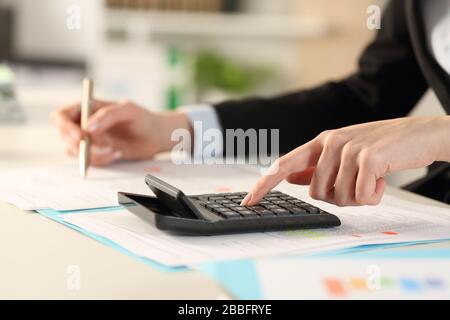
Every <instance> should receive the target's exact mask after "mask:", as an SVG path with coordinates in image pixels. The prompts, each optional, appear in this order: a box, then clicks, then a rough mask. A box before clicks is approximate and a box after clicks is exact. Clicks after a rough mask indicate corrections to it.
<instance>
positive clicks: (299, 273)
mask: <svg viewBox="0 0 450 320" xmlns="http://www.w3.org/2000/svg"><path fill="white" fill-rule="evenodd" d="M449 267H450V261H449V260H438V259H435V260H387V259H386V260H382V259H381V260H379V259H377V260H367V259H338V260H335V259H308V260H300V259H281V260H275V259H274V260H262V261H258V262H256V263H255V270H256V273H257V275H258V278H259V281H260V287H261V290H262V295H263V297H264V298H267V299H448V298H450V274H449V273H448V272H447V270H449V269H448V268H449ZM294 275H295V276H294ZM302 288H308V290H302Z"/></svg>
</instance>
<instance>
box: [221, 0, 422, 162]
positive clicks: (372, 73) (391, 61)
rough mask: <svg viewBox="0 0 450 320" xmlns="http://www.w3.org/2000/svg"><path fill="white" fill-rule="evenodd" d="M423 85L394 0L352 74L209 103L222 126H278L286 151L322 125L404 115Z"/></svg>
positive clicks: (401, 9) (399, 1) (400, 0)
mask: <svg viewBox="0 0 450 320" xmlns="http://www.w3.org/2000/svg"><path fill="white" fill-rule="evenodd" d="M427 88H428V85H427V83H426V80H425V79H424V77H423V75H422V72H421V70H420V68H419V65H418V63H417V61H416V57H415V56H414V52H413V48H412V44H411V39H410V35H409V33H408V27H407V20H406V14H405V1H404V0H395V1H391V2H390V5H389V6H388V7H387V8H386V10H385V12H384V15H383V21H382V29H381V30H380V31H379V32H378V34H377V36H376V38H375V40H374V41H373V42H372V43H371V44H370V45H369V46H368V47H367V48H366V50H365V51H364V53H363V54H362V56H361V58H360V61H359V69H358V71H357V72H356V73H355V74H353V75H351V76H349V77H348V78H346V79H343V80H342V81H339V82H329V83H326V84H324V85H322V86H319V87H317V88H314V89H310V90H303V91H299V92H295V93H291V94H286V95H282V96H278V97H274V98H268V99H263V98H252V99H248V100H243V101H228V102H224V103H221V104H218V105H215V106H214V108H215V110H216V112H217V114H218V117H219V121H220V123H221V125H222V128H223V129H224V130H226V129H239V128H241V129H244V130H247V129H250V128H253V129H257V130H258V129H279V130H280V152H281V153H286V152H288V151H290V150H292V149H294V148H296V147H297V146H299V145H301V144H303V143H305V142H307V141H309V140H311V139H312V138H314V137H315V136H317V135H318V134H319V133H320V132H322V131H324V130H328V129H336V128H340V127H344V126H348V125H352V124H357V123H363V122H368V121H376V120H382V119H389V118H396V117H403V116H406V115H407V114H408V113H409V112H410V111H411V110H412V108H413V107H414V106H415V104H416V103H417V102H418V100H419V99H420V98H421V96H422V95H423V94H424V93H425V91H426V90H427ZM224 145H225V144H224ZM225 151H227V150H225ZM228 152H229V150H228Z"/></svg>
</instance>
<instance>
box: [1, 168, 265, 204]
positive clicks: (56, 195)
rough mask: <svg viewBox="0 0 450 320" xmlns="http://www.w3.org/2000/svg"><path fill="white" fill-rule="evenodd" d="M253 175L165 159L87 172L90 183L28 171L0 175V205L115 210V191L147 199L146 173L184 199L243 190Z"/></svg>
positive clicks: (73, 172) (67, 173)
mask: <svg viewBox="0 0 450 320" xmlns="http://www.w3.org/2000/svg"><path fill="white" fill-rule="evenodd" d="M258 172H259V171H258V170H257V169H256V168H254V167H249V166H243V165H220V166H218V165H175V164H173V163H171V162H170V161H168V160H160V161H143V162H129V163H122V164H118V165H114V166H111V167H108V168H90V169H89V178H88V179H85V180H84V179H82V178H80V176H79V171H78V167H77V166H73V165H70V166H60V167H48V168H33V169H28V170H20V171H11V172H3V173H0V200H2V201H5V202H8V203H11V204H13V205H15V206H17V207H19V208H20V209H23V210H36V209H43V208H51V209H54V210H59V211H63V210H79V209H89V208H102V207H111V206H117V205H118V203H117V192H119V191H123V192H129V193H137V194H145V195H150V194H152V193H151V191H150V190H149V188H148V187H147V186H146V185H145V183H144V177H145V174H147V173H150V174H155V175H158V176H160V177H161V178H162V179H164V180H166V181H167V182H169V183H172V184H173V185H174V186H175V187H177V188H179V189H181V190H183V191H184V192H186V193H187V194H196V193H211V192H226V191H244V190H246V189H240V188H250V187H251V185H252V183H254V181H256V179H257V178H258Z"/></svg>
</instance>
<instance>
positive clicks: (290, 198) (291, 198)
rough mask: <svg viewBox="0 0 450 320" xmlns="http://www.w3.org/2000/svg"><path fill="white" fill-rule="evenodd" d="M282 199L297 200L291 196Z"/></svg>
mask: <svg viewBox="0 0 450 320" xmlns="http://www.w3.org/2000/svg"><path fill="white" fill-rule="evenodd" d="M280 199H282V200H297V199H296V198H294V197H291V196H282V197H280Z"/></svg>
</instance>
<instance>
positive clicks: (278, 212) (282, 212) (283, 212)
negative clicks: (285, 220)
mask: <svg viewBox="0 0 450 320" xmlns="http://www.w3.org/2000/svg"><path fill="white" fill-rule="evenodd" d="M273 212H274V213H275V214H276V215H277V216H279V217H285V216H292V214H291V213H290V212H289V210H286V209H275V210H273Z"/></svg>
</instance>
